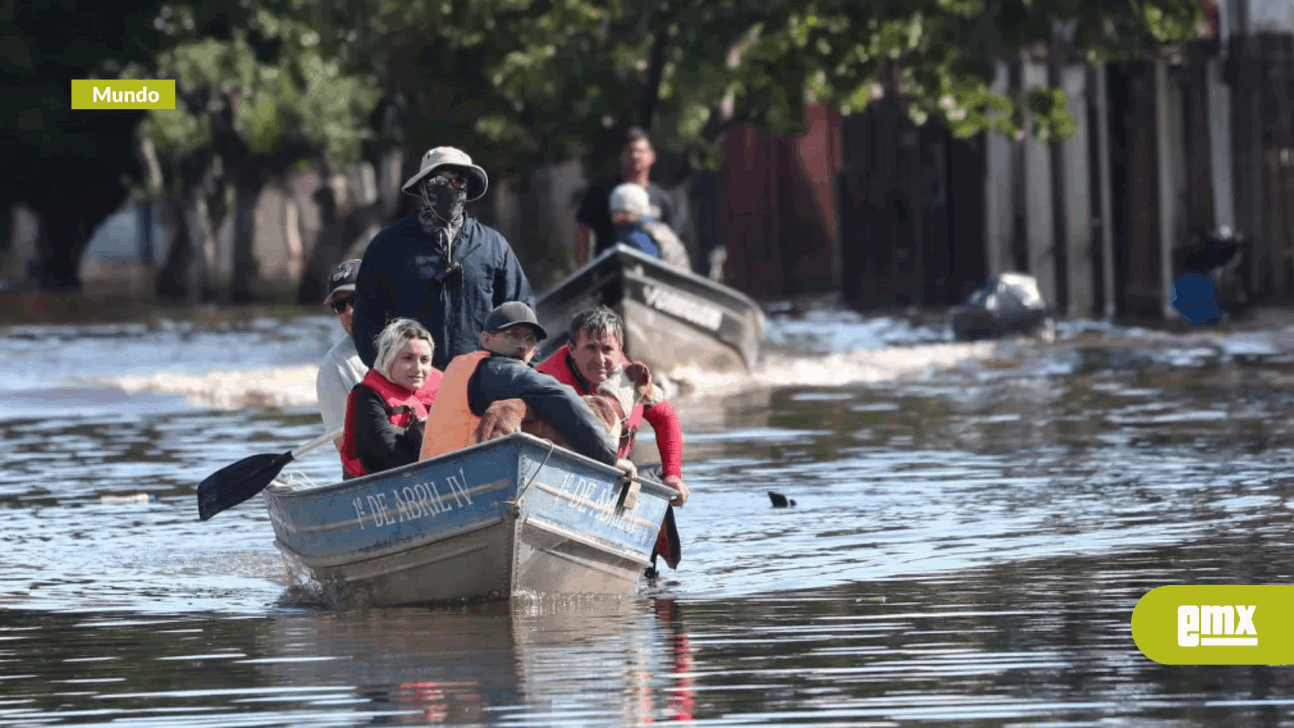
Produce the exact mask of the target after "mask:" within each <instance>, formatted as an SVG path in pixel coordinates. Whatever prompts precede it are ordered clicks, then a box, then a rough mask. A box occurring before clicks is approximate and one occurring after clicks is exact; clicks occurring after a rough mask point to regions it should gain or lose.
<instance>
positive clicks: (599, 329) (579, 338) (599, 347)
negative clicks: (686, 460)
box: [536, 306, 689, 572]
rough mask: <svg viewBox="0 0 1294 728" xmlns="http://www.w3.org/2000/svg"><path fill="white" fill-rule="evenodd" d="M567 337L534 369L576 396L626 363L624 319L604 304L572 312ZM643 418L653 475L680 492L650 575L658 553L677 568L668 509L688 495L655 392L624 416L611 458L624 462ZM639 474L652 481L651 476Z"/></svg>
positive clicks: (675, 438) (669, 413)
mask: <svg viewBox="0 0 1294 728" xmlns="http://www.w3.org/2000/svg"><path fill="white" fill-rule="evenodd" d="M569 334H570V341H568V342H567V343H565V344H563V345H562V347H561V348H560V349H558V350H557V351H555V352H553V354H552V355H551V356H549V357H548V358H547V359H545V360H544V361H543V363H542V364H540V365H539V366H538V367H536V369H537V370H539V371H540V372H543V373H545V374H550V375H552V376H553V377H554V378H555V379H557V381H559V382H561V383H563V384H567V385H570V386H571V387H572V388H574V390H575V391H576V392H577V393H579V394H581V395H584V394H589V393H591V392H595V391H597V390H598V386H599V385H601V384H602V383H603V382H605V381H607V380H608V379H610V378H611V377H612V376H613V375H615V374H616V373H617V372H618V371H619V370H620V369H621V368H622V367H624V366H625V365H626V364H628V363H629V358H628V357H627V356H625V353H624V341H625V324H624V319H622V318H620V316H619V315H618V314H616V312H615V311H612V310H611V309H609V308H607V307H605V306H598V307H596V308H590V309H585V310H583V311H580V312H579V313H577V314H575V316H574V317H573V318H572V319H571V325H570V329H569ZM657 391H658V390H657ZM644 419H645V420H647V423H648V424H650V425H651V426H652V430H653V431H654V432H655V433H656V448H657V449H658V450H659V451H660V462H661V466H660V472H659V474H658V475H657V477H659V478H660V481H661V482H662V483H664V484H665V485H668V486H669V487H671V488H673V489H674V490H677V491H678V493H679V495H678V497H677V498H675V499H674V500H673V501H671V508H670V509H669V510H667V511H666V513H665V523H664V524H663V526H662V528H661V532H660V536H659V537H657V539H656V549H655V551H654V552H653V553H652V571H653V572H654V571H655V566H656V556H657V555H660V556H664V557H665V563H666V564H668V565H669V567H670V568H671V569H673V568H677V566H678V561H679V557H680V555H681V554H680V548H679V541H678V531H677V527H676V526H675V524H674V511H673V506H682V505H683V504H684V503H686V502H687V499H688V495H689V491H688V487H687V483H685V482H684V481H683V428H682V425H681V424H680V423H679V419H678V413H676V412H675V411H674V407H673V406H672V405H670V403H669V402H668V401H666V400H665V398H664V397H663V396H662V395H660V394H659V393H658V394H656V395H655V396H653V397H652V398H651V399H650V400H649V401H646V402H640V403H638V404H637V405H635V406H634V408H633V411H631V412H630V413H629V417H628V419H627V420H626V421H625V424H624V427H623V429H622V434H621V435H620V443H619V449H618V451H617V452H616V455H617V456H619V457H622V458H627V457H629V455H630V454H631V453H632V452H633V449H634V445H635V444H636V441H637V437H638V427H639V426H640V425H641V424H642V421H643V420H644ZM644 475H648V477H651V476H652V475H654V474H652V473H644Z"/></svg>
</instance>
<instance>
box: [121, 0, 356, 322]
mask: <svg viewBox="0 0 1294 728" xmlns="http://www.w3.org/2000/svg"><path fill="white" fill-rule="evenodd" d="M211 10H212V8H211V6H209V5H207V6H202V7H201V8H200V9H199V8H195V7H193V6H188V5H168V6H165V7H164V9H163V12H162V15H164V17H165V20H166V24H165V26H164V27H165V32H168V33H172V34H175V35H177V36H191V35H192V29H193V28H196V27H198V25H199V20H200V17H199V14H200V13H210V12H211ZM229 35H230V37H229V38H227V39H222V38H213V37H186V38H185V39H184V40H182V41H181V42H180V43H178V44H177V45H176V46H175V47H174V48H172V49H169V50H167V51H165V52H162V53H160V54H158V55H157V57H156V58H155V59H154V60H153V62H152V63H151V64H148V65H144V64H136V65H135V66H132V67H131V68H129V69H127V71H126V72H127V74H128V75H132V76H135V77H147V76H154V75H155V76H157V77H162V78H174V79H176V90H177V91H176V95H177V104H176V106H177V108H176V109H175V110H173V111H170V110H167V111H153V112H150V113H149V116H148V118H147V119H146V120H145V121H144V123H143V124H142V126H141V133H142V134H143V136H144V138H146V139H147V140H149V142H151V146H152V148H153V150H154V151H155V153H156V155H157V157H158V160H159V166H160V167H161V168H162V169H163V170H164V172H163V175H164V176H166V177H169V178H168V179H166V181H165V182H164V183H163V185H162V189H161V190H159V192H164V194H165V195H166V196H167V197H168V200H169V201H168V202H167V204H166V206H165V207H166V209H167V210H169V211H171V214H170V215H169V217H171V218H172V220H171V225H172V227H173V228H174V229H176V230H177V231H178V230H179V228H181V227H183V224H182V220H183V211H184V210H186V209H188V208H189V207H190V206H191V205H193V203H194V202H195V197H194V196H195V195H196V194H198V191H199V190H200V189H201V190H204V191H205V195H206V198H205V200H204V201H205V203H206V204H205V205H202V207H205V209H206V211H207V214H208V216H209V218H210V221H209V225H208V227H209V228H210V230H212V231H218V230H219V229H220V226H221V223H222V222H223V217H224V215H225V214H226V211H228V214H230V215H232V224H233V238H234V245H233V261H232V263H233V269H234V276H233V279H232V280H231V281H230V289H229V299H230V300H231V301H233V302H246V301H250V300H253V299H254V298H255V297H256V294H257V292H256V290H255V288H254V284H255V282H256V280H257V273H258V271H257V264H256V259H255V256H254V254H253V252H254V251H253V241H254V239H255V214H254V213H255V205H256V200H257V197H258V196H259V195H260V192H261V191H262V189H263V188H264V187H265V185H266V184H268V183H269V182H271V181H274V180H280V179H282V178H283V176H284V175H285V174H286V173H287V172H288V171H290V170H291V169H293V168H295V167H296V166H297V165H299V164H301V163H305V162H309V161H312V160H320V159H323V160H328V161H329V162H335V163H339V164H348V163H351V162H353V161H355V160H356V159H358V157H359V154H360V143H361V141H362V140H363V139H364V138H365V136H366V134H367V122H368V118H367V117H368V115H369V114H370V113H371V111H372V109H373V106H374V104H375V102H376V98H377V93H376V91H375V90H374V86H375V84H374V83H373V81H372V79H370V78H367V77H365V76H361V75H356V74H347V73H344V72H342V70H341V68H340V66H339V63H338V62H337V60H335V59H334V58H331V57H329V55H327V54H326V53H325V52H323V49H322V48H321V46H320V36H319V34H318V33H316V32H315V31H314V30H313V29H311V28H310V27H309V26H307V25H305V24H303V23H301V22H299V21H297V20H295V19H292V18H291V17H288V16H283V15H278V14H276V13H274V12H272V11H270V10H268V9H266V8H255V9H253V10H252V11H251V12H250V13H249V14H248V16H247V17H246V18H245V23H243V24H242V25H240V26H235V27H233V28H232V29H231V32H230V34H229ZM226 200H227V201H228V202H227V203H226ZM177 242H178V243H180V247H178V248H175V249H173V250H172V251H171V254H170V256H169V260H168V264H167V266H166V267H165V269H164V270H163V275H162V276H161V277H159V286H160V288H159V293H165V294H169V295H172V296H174V295H177V294H181V293H182V292H184V291H185V290H186V289H187V288H188V287H189V285H190V283H189V282H196V283H198V284H202V285H204V286H205V288H206V289H207V290H208V291H209V290H210V278H209V273H210V266H211V264H212V260H211V255H210V254H209V253H208V254H206V255H198V254H196V253H195V251H194V250H193V242H192V241H190V240H189V239H188V235H187V234H183V235H178V236H177ZM207 244H208V245H209V244H210V243H209V241H208V242H207ZM195 267H197V268H198V269H199V271H201V272H200V273H198V274H197V275H195V274H194V272H193V270H194V268H195ZM204 277H205V280H204Z"/></svg>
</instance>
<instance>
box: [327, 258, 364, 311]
mask: <svg viewBox="0 0 1294 728" xmlns="http://www.w3.org/2000/svg"><path fill="white" fill-rule="evenodd" d="M359 263H360V261H359V258H351V259H350V260H343V261H342V262H341V265H338V266H337V268H336V269H335V270H333V272H332V275H331V276H329V277H328V296H327V297H326V298H324V305H325V306H327V305H329V304H331V303H332V300H333V298H335V297H336V296H337V294H338V293H341V292H342V291H353V290H355V279H356V278H359Z"/></svg>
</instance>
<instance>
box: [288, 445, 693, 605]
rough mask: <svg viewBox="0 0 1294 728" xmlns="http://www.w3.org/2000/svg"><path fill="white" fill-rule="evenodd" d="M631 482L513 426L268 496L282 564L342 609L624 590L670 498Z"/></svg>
mask: <svg viewBox="0 0 1294 728" xmlns="http://www.w3.org/2000/svg"><path fill="white" fill-rule="evenodd" d="M634 490H635V491H636V497H633V495H631V494H630V493H628V492H627V491H628V486H627V485H626V484H624V483H623V481H621V480H620V479H619V474H618V471H616V470H615V469H614V468H610V467H608V466H606V465H603V464H601V463H597V462H595V461H593V460H590V459H588V458H584V457H581V456H579V455H576V454H575V453H572V452H570V451H568V450H564V449H562V448H557V447H554V446H553V445H552V443H550V442H548V441H546V440H540V439H538V438H535V437H531V436H530V435H525V434H521V433H518V434H516V435H511V436H509V437H506V438H502V439H499V440H493V441H490V442H487V443H482V444H480V445H476V446H473V447H470V448H466V449H464V450H460V451H458V452H454V453H449V454H447V455H443V456H441V457H439V458H435V459H432V460H427V461H424V462H420V463H414V464H412V465H407V466H405V467H402V468H397V469H394V470H389V471H385V472H382V473H377V474H375V475H370V476H366V477H364V478H357V479H355V480H349V481H343V482H341V483H335V484H332V485H327V486H323V487H319V488H311V489H294V488H291V487H288V486H286V485H283V484H275V485H272V486H271V487H269V488H267V489H266V490H265V491H264V497H265V501H266V507H267V509H268V510H269V513H270V520H271V522H272V524H273V527H274V533H275V544H276V546H277V547H278V548H279V550H280V552H281V553H282V554H283V557H284V561H285V563H286V564H287V566H288V568H289V570H290V571H292V572H294V573H295V574H297V575H299V576H303V577H308V578H309V579H310V580H312V581H314V582H316V583H317V584H318V585H320V586H321V587H323V589H324V592H325V594H326V595H328V596H329V597H330V598H331V599H332V600H333V601H334V602H335V603H338V604H339V605H341V604H345V605H372V606H395V605H405V604H421V603H429V602H441V601H447V600H456V599H474V598H491V597H498V598H503V597H511V596H517V595H521V594H628V593H632V592H633V591H634V590H635V589H636V587H637V584H638V581H639V579H640V577H641V575H642V573H643V569H644V567H645V565H646V564H647V563H648V562H649V560H650V557H651V550H652V547H653V545H654V544H655V541H656V536H657V533H658V531H659V529H660V524H661V522H662V521H663V519H664V516H665V510H666V507H667V505H668V501H669V499H670V498H671V497H673V495H674V491H673V490H672V489H670V488H668V487H666V486H664V485H661V484H659V483H654V482H651V481H640V483H639V484H638V487H637V488H635V489H634ZM626 495H629V496H630V497H629V498H628V501H625V497H626ZM634 501H636V502H634Z"/></svg>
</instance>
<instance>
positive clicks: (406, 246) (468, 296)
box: [351, 147, 535, 370]
mask: <svg viewBox="0 0 1294 728" xmlns="http://www.w3.org/2000/svg"><path fill="white" fill-rule="evenodd" d="M488 184H489V179H488V178H487V177H486V174H485V170H484V169H481V167H479V166H478V165H475V164H473V163H472V158H471V157H469V156H468V155H467V154H465V153H463V152H462V151H460V150H458V149H454V148H453V147H436V148H435V149H431V150H429V151H428V152H427V153H426V154H425V155H423V158H422V165H421V168H420V169H419V171H418V173H417V174H415V175H414V176H413V177H411V178H409V181H407V182H405V183H404V188H403V189H404V193H405V194H407V195H411V196H413V197H416V198H418V202H419V204H418V209H417V212H416V213H414V214H412V215H409V216H408V217H406V218H404V219H402V220H397V221H396V222H394V223H392V224H391V225H390V226H389V227H387V228H386V229H385V230H383V231H382V232H380V233H378V234H377V235H376V236H374V237H373V240H372V241H371V242H370V243H369V244H368V247H367V248H366V249H365V251H364V259H363V263H362V264H361V265H360V268H359V275H358V277H357V279H356V281H355V312H354V314H353V319H352V325H351V335H352V336H353V337H354V339H355V349H356V351H358V352H359V358H360V359H361V360H362V361H363V362H364V365H365V366H369V367H371V366H373V358H374V356H375V355H376V349H375V348H374V344H373V340H374V338H375V337H376V336H377V334H378V332H380V331H381V330H382V329H383V328H385V327H386V325H387V323H388V322H389V321H391V320H392V319H396V318H411V319H413V320H415V321H417V322H418V323H420V324H422V325H423V326H424V327H426V329H427V330H428V331H430V332H431V335H432V337H433V338H434V339H435V342H436V349H435V353H434V358H433V360H432V366H434V367H435V368H437V369H440V370H444V369H445V367H446V366H447V365H448V364H449V360H450V359H453V358H454V357H455V356H458V355H459V354H465V353H467V352H470V351H473V350H475V349H476V347H477V346H478V345H479V343H480V342H479V337H480V334H481V330H482V325H483V324H484V322H485V317H486V316H487V315H488V314H489V312H490V310H491V309H493V308H494V307H495V306H498V305H499V304H501V303H503V302H505V301H523V302H525V303H526V304H528V305H533V304H534V298H535V296H534V293H533V292H532V291H531V290H530V282H529V281H528V280H527V279H526V274H525V272H524V271H523V270H522V269H521V264H520V263H519V262H518V261H517V257H516V256H515V255H514V254H513V252H512V248H511V247H510V246H509V245H508V241H506V240H504V238H503V236H502V235H500V234H499V232H498V231H497V230H495V229H494V228H491V227H489V226H488V225H486V224H484V223H482V222H480V221H479V220H477V219H476V218H475V217H472V216H471V215H469V214H467V213H466V212H465V211H464V210H463V205H464V203H466V202H470V201H472V200H476V199H480V197H481V196H483V195H484V194H485V190H486V188H487V186H488Z"/></svg>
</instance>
